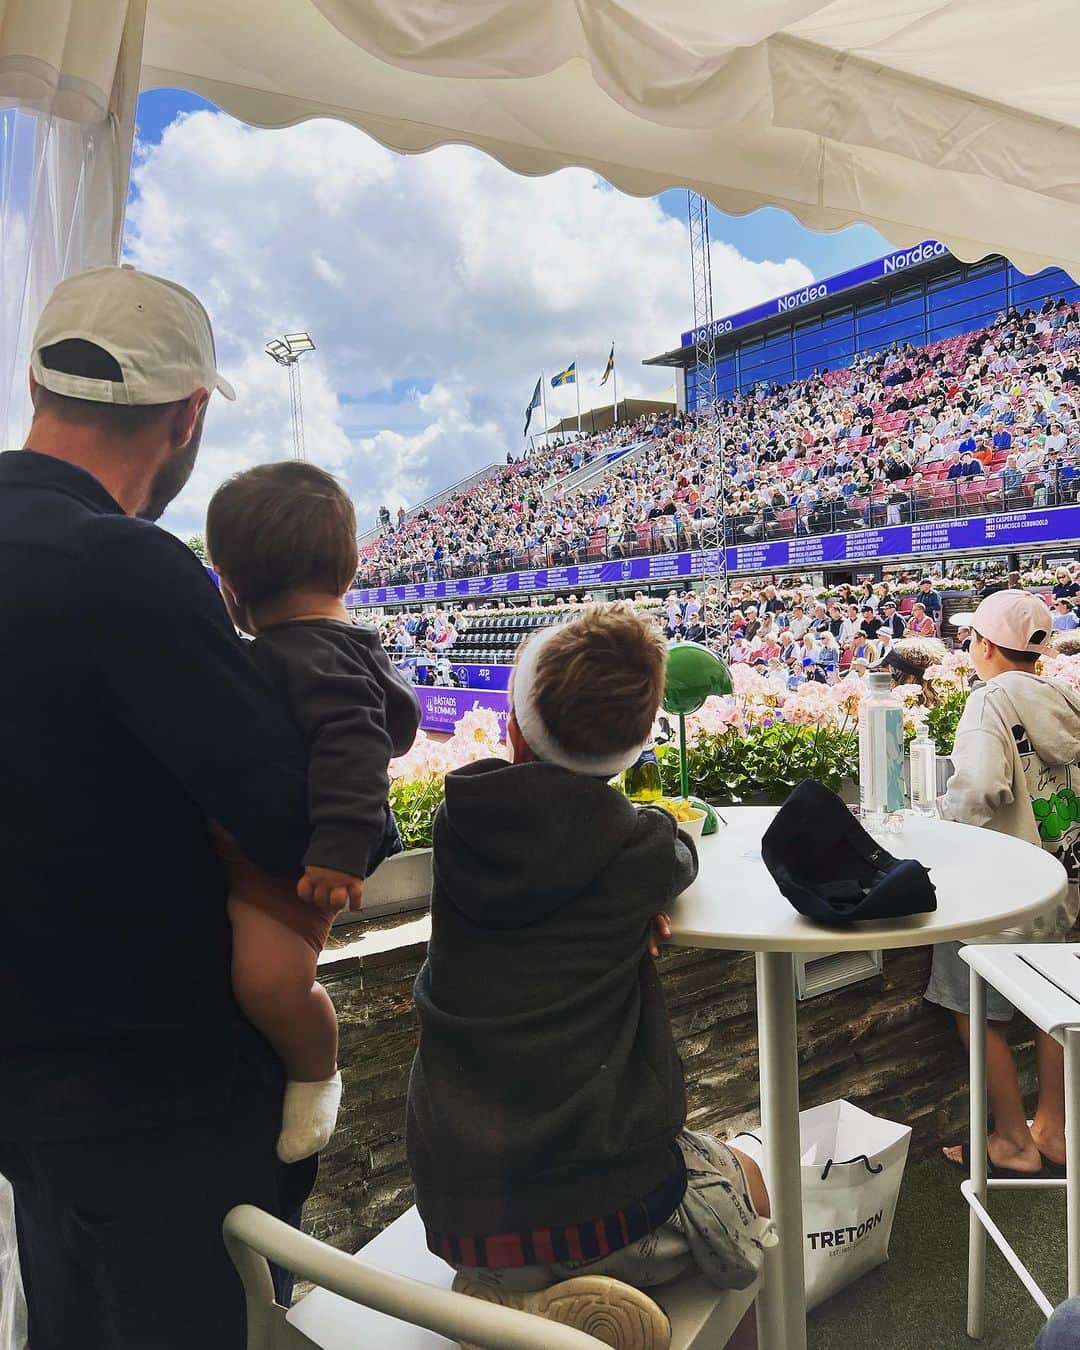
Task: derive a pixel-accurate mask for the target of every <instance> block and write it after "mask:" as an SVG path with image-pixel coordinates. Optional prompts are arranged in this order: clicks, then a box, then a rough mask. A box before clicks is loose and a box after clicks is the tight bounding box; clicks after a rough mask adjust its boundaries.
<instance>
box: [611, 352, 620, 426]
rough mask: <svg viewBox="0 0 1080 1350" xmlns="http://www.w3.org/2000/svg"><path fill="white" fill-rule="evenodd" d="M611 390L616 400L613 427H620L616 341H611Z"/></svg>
mask: <svg viewBox="0 0 1080 1350" xmlns="http://www.w3.org/2000/svg"><path fill="white" fill-rule="evenodd" d="M611 388H612V390H613V392H614V395H615V397H614V400H613V402H612V405H611V425H612V427H613V428H614V427H617V426H618V425H619V372H618V371H617V370H616V369H615V339H614V338H612V339H611Z"/></svg>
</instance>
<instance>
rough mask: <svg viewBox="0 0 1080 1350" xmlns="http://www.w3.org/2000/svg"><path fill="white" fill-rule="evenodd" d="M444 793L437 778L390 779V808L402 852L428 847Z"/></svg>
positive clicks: (442, 786) (441, 781)
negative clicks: (436, 813) (403, 849)
mask: <svg viewBox="0 0 1080 1350" xmlns="http://www.w3.org/2000/svg"><path fill="white" fill-rule="evenodd" d="M444 794H445V787H444V783H443V780H442V779H441V778H420V779H416V780H410V779H405V778H392V779H391V780H390V809H391V810H392V811H393V813H394V819H395V820H396V821H397V826H398V830H399V832H400V834H401V842H402V844H403V845H404V846H405V848H406V849H410V848H430V847H431V831H432V827H433V826H434V824H435V812H436V811H438V809H439V806H440V803H441V802H442V799H443V796H444Z"/></svg>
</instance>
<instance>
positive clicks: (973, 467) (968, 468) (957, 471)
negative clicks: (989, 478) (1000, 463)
mask: <svg viewBox="0 0 1080 1350" xmlns="http://www.w3.org/2000/svg"><path fill="white" fill-rule="evenodd" d="M982 471H983V466H982V465H981V464H980V463H979V461H978V460H977V459H976V458H975V457H974V456H973V455H972V453H971V451H970V450H965V451H964V453H963V454H962V455H961V456H960V458H959V459H958V460H957V462H956V463H955V464H953V465H952V466H951V468H950V469H949V472H948V475H947V476H948V477H949V478H952V479H957V478H981V477H982Z"/></svg>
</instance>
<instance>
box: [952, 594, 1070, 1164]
mask: <svg viewBox="0 0 1080 1350" xmlns="http://www.w3.org/2000/svg"><path fill="white" fill-rule="evenodd" d="M963 617H964V621H965V623H967V622H970V627H971V629H972V630H973V633H972V640H971V659H972V663H973V664H974V666H975V671H976V674H977V675H978V676H979V678H980V679H982V680H984V681H985V683H984V684H982V685H981V686H980V687H978V688H977V689H975V690H973V691H972V693H971V696H970V697H969V699H968V701H967V705H966V706H965V708H964V712H963V715H962V717H961V718H960V724H959V726H958V727H957V731H956V745H955V748H954V750H953V755H952V758H953V764H954V765H955V772H954V774H953V776H952V777H951V778H950V779H949V783H948V787H947V789H946V791H945V795H944V796H943V797H942V798H941V800H940V802H939V806H940V809H941V814H942V816H944V818H945V819H946V820H957V821H961V822H963V823H965V824H968V825H984V826H986V827H987V828H988V829H991V830H999V831H1000V832H1001V833H1003V834H1011V835H1013V836H1014V837H1015V838H1017V839H1026V840H1027V841H1028V842H1029V843H1032V844H1037V845H1039V846H1041V847H1042V848H1044V849H1047V850H1048V851H1049V852H1051V853H1053V855H1054V856H1055V857H1057V858H1059V859H1060V860H1061V862H1062V863H1063V864H1064V866H1065V870H1066V871H1067V872H1068V875H1069V888H1068V894H1067V896H1066V898H1065V900H1063V901H1062V902H1061V903H1060V904H1059V905H1058V906H1057V907H1056V909H1054V910H1052V911H1048V912H1047V913H1045V914H1042V915H1040V916H1039V917H1038V918H1037V919H1035V920H1034V921H1032V922H1031V923H1029V924H1027V925H1025V926H1024V927H1023V928H1013V929H1005V930H1003V931H1000V932H997V933H994V934H990V935H988V936H986V937H983V938H980V939H978V941H981V942H1055V941H1061V940H1063V939H1064V938H1065V937H1066V936H1067V935H1068V934H1069V932H1070V930H1071V929H1072V928H1073V925H1074V924H1075V922H1076V917H1077V910H1078V908H1080V892H1078V890H1077V885H1076V878H1077V874H1078V870H1080V868H1078V863H1080V797H1078V796H1077V791H1078V789H1080V767H1078V760H1080V695H1078V694H1077V693H1076V691H1075V690H1073V689H1070V688H1069V687H1068V686H1067V685H1065V684H1062V683H1061V682H1060V681H1058V680H1052V679H1046V678H1043V677H1042V676H1040V675H1036V674H1035V663H1036V662H1037V661H1038V658H1039V656H1040V654H1041V653H1042V652H1044V651H1046V650H1047V646H1046V643H1047V639H1048V637H1049V635H1050V625H1051V616H1050V612H1049V610H1048V609H1047V607H1046V605H1045V604H1044V603H1043V602H1042V601H1041V600H1040V599H1039V598H1038V597H1037V596H1034V595H1029V594H1027V593H1026V592H1023V591H998V592H996V593H995V594H994V595H990V596H987V597H986V599H985V600H983V601H982V603H981V604H980V605H979V607H978V609H977V610H976V611H975V613H974V614H973V615H971V616H970V621H969V620H968V618H967V616H963ZM973 940H974V939H973ZM960 946H961V944H960V943H958V942H949V943H943V944H941V945H939V946H937V947H935V948H934V964H933V970H932V972H931V976H930V983H929V985H928V986H927V990H926V998H927V999H928V1000H929V1001H930V1002H932V1003H937V1004H940V1005H941V1006H942V1007H943V1008H948V1009H950V1010H951V1011H952V1012H953V1013H954V1014H955V1016H956V1023H957V1027H958V1029H959V1032H960V1036H961V1039H962V1040H963V1041H964V1044H965V1045H966V1044H967V1043H968V1038H969V1035H970V1024H969V1016H968V1014H969V1001H968V968H967V966H966V965H965V963H964V962H963V961H961V960H960V957H959V954H958V953H959V950H960ZM986 992H987V1003H986V1006H987V1019H988V1023H989V1025H988V1027H987V1043H986V1071H987V1087H988V1092H989V1097H990V1104H991V1109H992V1111H993V1117H994V1132H993V1134H991V1136H990V1139H989V1144H988V1151H989V1155H990V1156H989V1164H988V1165H989V1171H990V1175H991V1176H997V1177H1009V1176H1023V1177H1030V1176H1035V1175H1037V1174H1038V1173H1039V1172H1041V1171H1042V1170H1043V1169H1044V1167H1046V1166H1047V1165H1049V1166H1050V1167H1051V1168H1059V1167H1060V1165H1061V1164H1062V1163H1063V1162H1064V1160H1065V1077H1064V1062H1063V1052H1062V1049H1061V1046H1060V1045H1059V1044H1058V1043H1057V1041H1055V1040H1054V1039H1053V1037H1051V1036H1047V1035H1045V1034H1044V1033H1042V1032H1039V1031H1037V1032H1036V1033H1035V1040H1036V1050H1037V1055H1038V1065H1039V1105H1038V1109H1037V1110H1036V1112H1035V1116H1034V1119H1033V1120H1032V1123H1031V1125H1030V1127H1029V1126H1028V1123H1027V1114H1026V1112H1025V1110H1024V1103H1023V1098H1022V1095H1021V1091H1020V1083H1019V1080H1018V1078H1017V1074H1016V1066H1015V1064H1014V1062H1013V1057H1012V1052H1011V1050H1010V1049H1009V1045H1008V1042H1007V1041H1006V1039H1005V1036H1004V1034H1003V1033H1002V1031H1001V1029H1000V1024H1002V1023H1005V1022H1007V1021H1008V1020H1009V1019H1010V1018H1011V1017H1012V1013H1013V1008H1012V1005H1011V1004H1010V1003H1009V1002H1008V1001H1007V1000H1006V999H1005V998H1003V997H1002V996H1001V995H1000V994H999V993H998V992H997V991H996V990H994V989H990V988H988V989H987V991H986ZM945 1156H946V1157H947V1158H948V1159H949V1160H950V1161H951V1162H956V1163H959V1164H960V1165H962V1166H966V1165H967V1155H966V1152H965V1149H964V1148H963V1147H955V1148H947V1149H946V1150H945Z"/></svg>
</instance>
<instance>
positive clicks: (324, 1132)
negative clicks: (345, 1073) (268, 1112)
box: [277, 1073, 341, 1163]
mask: <svg viewBox="0 0 1080 1350" xmlns="http://www.w3.org/2000/svg"><path fill="white" fill-rule="evenodd" d="M340 1105H341V1074H340V1073H335V1074H334V1075H333V1077H331V1078H324V1079H322V1080H321V1081H320V1082H317V1083H302V1082H298V1081H294V1080H290V1081H289V1082H288V1083H286V1084H285V1101H284V1104H283V1105H282V1109H281V1133H280V1134H279V1135H278V1141H277V1155H278V1157H279V1158H280V1159H281V1161H282V1162H285V1163H293V1162H299V1161H300V1159H301V1158H310V1157H311V1155H312V1154H313V1153H318V1152H319V1150H320V1149H323V1148H325V1147H326V1145H327V1144H328V1143H329V1142H330V1136H331V1135H332V1134H333V1133H334V1126H335V1125H336V1124H337V1113H338V1107H339V1106H340Z"/></svg>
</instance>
